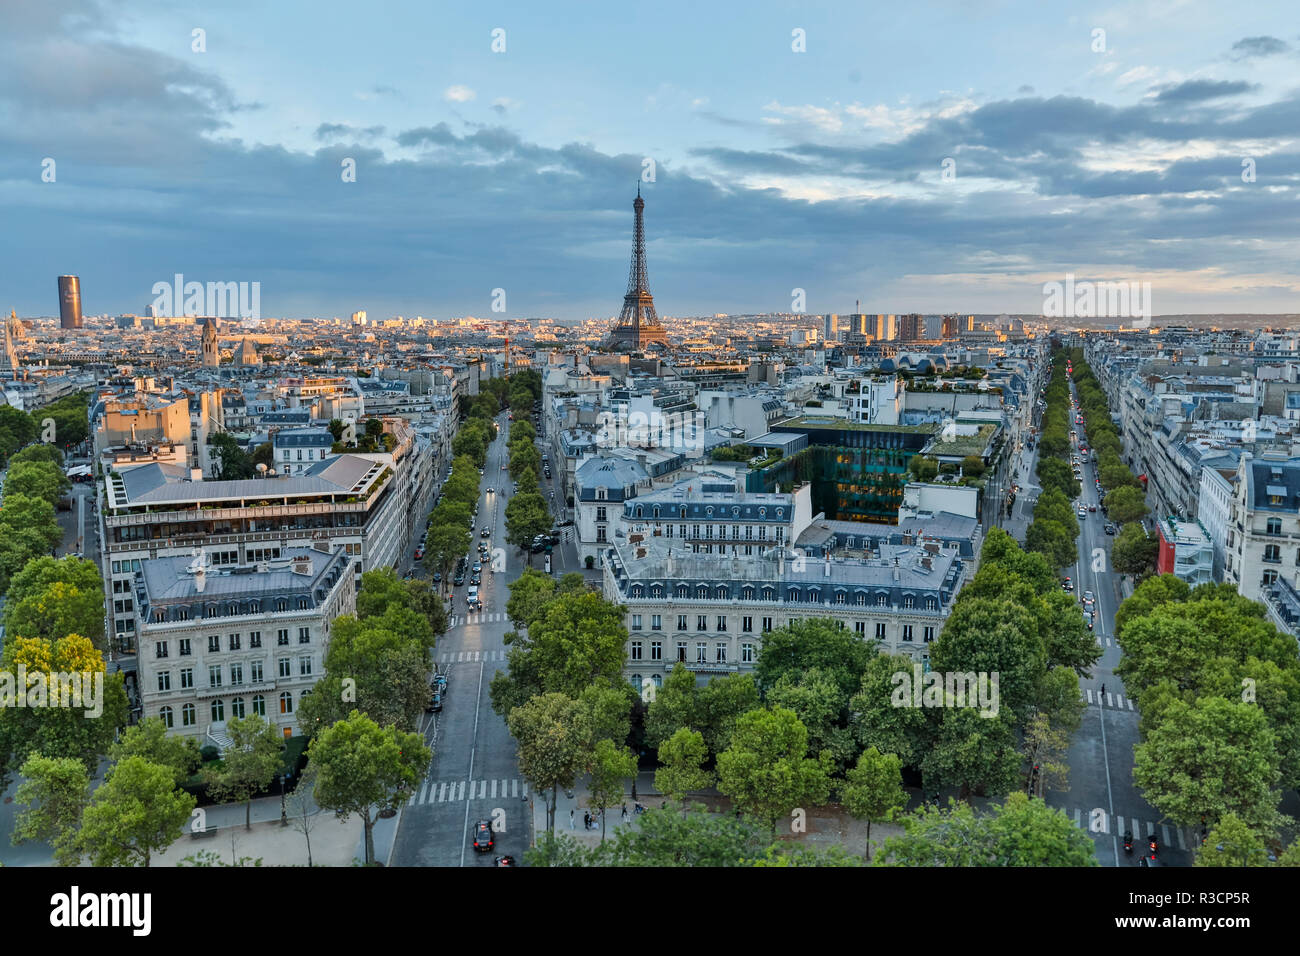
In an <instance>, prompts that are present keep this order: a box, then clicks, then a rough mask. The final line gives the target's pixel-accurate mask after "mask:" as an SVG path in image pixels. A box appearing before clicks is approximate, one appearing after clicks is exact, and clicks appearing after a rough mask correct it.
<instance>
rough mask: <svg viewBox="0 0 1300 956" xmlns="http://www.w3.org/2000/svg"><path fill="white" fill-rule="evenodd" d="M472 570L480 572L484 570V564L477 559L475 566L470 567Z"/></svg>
mask: <svg viewBox="0 0 1300 956" xmlns="http://www.w3.org/2000/svg"><path fill="white" fill-rule="evenodd" d="M470 570H471V571H473V572H474V573H475V574H478V573H479V572H480V571H482V570H483V565H482V564H480V563H479V562H477V561H475V562H474V566H473V567H472V568H470Z"/></svg>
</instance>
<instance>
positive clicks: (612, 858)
mask: <svg viewBox="0 0 1300 956" xmlns="http://www.w3.org/2000/svg"><path fill="white" fill-rule="evenodd" d="M763 849H764V847H763V840H762V837H761V835H760V834H759V831H758V828H757V827H756V826H755V825H754V823H753V822H752V821H751V820H748V819H744V820H740V819H736V818H735V817H734V816H732V815H730V814H714V813H708V812H706V811H705V809H704V807H703V806H700V805H696V806H694V807H691V808H689V809H688V810H687V811H686V812H680V813H679V812H678V811H677V810H676V809H673V808H667V807H665V808H656V809H653V810H647V811H646V812H645V813H644V814H642V815H641V816H640V817H639V818H638V820H637V825H636V826H635V827H622V828H621V829H619V830H618V831H617V832H616V833H615V834H614V836H613V838H611V839H610V840H608V841H606V842H605V843H602V844H600V845H599V846H595V847H591V848H590V849H587V848H584V847H583V846H582V845H581V844H579V843H578V841H577V840H574V839H573V838H571V837H569V836H567V835H565V836H556V835H555V834H553V833H546V834H543V835H542V837H541V838H540V839H539V840H538V841H537V847H536V848H535V849H533V850H529V851H528V852H527V853H525V855H524V861H525V862H526V863H527V864H528V865H529V866H591V867H596V866H599V867H611V866H638V867H643V866H649V867H686V866H689V867H707V868H716V867H724V866H725V867H732V866H744V865H747V861H750V860H753V859H755V858H757V857H759V856H761V855H762V854H763Z"/></svg>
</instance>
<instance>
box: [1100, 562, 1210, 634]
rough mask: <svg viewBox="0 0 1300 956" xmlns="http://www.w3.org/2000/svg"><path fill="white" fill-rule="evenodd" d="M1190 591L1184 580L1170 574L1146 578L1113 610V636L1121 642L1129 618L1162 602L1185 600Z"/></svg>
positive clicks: (1139, 615) (1142, 614)
mask: <svg viewBox="0 0 1300 956" xmlns="http://www.w3.org/2000/svg"><path fill="white" fill-rule="evenodd" d="M1191 592H1192V589H1191V587H1190V586H1189V585H1188V584H1187V582H1186V581H1184V580H1183V579H1182V578H1180V577H1176V576H1175V575H1172V574H1160V575H1155V576H1153V577H1149V578H1146V579H1145V580H1143V581H1142V583H1141V584H1139V585H1138V586H1137V587H1136V588H1134V589H1133V593H1132V594H1130V595H1129V596H1128V597H1127V598H1126V599H1125V600H1124V603H1122V604H1121V605H1120V606H1119V610H1118V611H1116V612H1115V636H1116V637H1117V638H1119V639H1120V642H1121V643H1123V634H1124V628H1125V626H1126V625H1127V624H1128V622H1129V621H1130V620H1133V619H1134V618H1139V617H1144V616H1146V615H1147V614H1150V613H1151V611H1153V610H1154V609H1155V608H1157V607H1159V606H1160V605H1162V604H1168V603H1170V602H1181V601H1186V600H1187V598H1188V596H1189V595H1190V594H1191Z"/></svg>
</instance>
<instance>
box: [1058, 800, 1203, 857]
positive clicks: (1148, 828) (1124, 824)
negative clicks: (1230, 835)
mask: <svg viewBox="0 0 1300 956" xmlns="http://www.w3.org/2000/svg"><path fill="white" fill-rule="evenodd" d="M1065 814H1066V816H1068V817H1070V819H1071V820H1073V821H1074V825H1075V826H1076V827H1078V828H1079V829H1081V830H1087V831H1088V832H1090V833H1099V834H1104V835H1106V836H1111V835H1114V836H1122V835H1123V834H1124V833H1132V834H1133V836H1134V838H1135V839H1137V840H1143V841H1144V840H1146V839H1147V838H1148V837H1150V836H1151V835H1152V834H1155V836H1156V838H1157V839H1158V840H1159V841H1160V846H1163V847H1167V848H1171V849H1172V848H1173V847H1177V848H1178V849H1180V850H1192V849H1195V848H1196V847H1197V846H1199V845H1200V842H1201V839H1200V837H1199V836H1198V835H1197V833H1196V831H1195V830H1194V829H1192V828H1188V829H1183V828H1181V827H1176V826H1170V825H1169V824H1167V823H1156V822H1155V821H1154V820H1141V819H1139V818H1137V817H1133V816H1128V817H1126V816H1122V815H1120V814H1116V815H1115V817H1114V819H1113V820H1112V819H1110V818H1109V815H1108V814H1106V813H1104V812H1101V811H1098V810H1084V809H1082V808H1080V807H1073V808H1071V809H1067V810H1066V811H1065Z"/></svg>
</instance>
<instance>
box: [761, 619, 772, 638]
mask: <svg viewBox="0 0 1300 956" xmlns="http://www.w3.org/2000/svg"><path fill="white" fill-rule="evenodd" d="M770 630H772V619H771V618H770V617H765V618H763V633H764V634H766V633H767V632H768V631H770Z"/></svg>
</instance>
